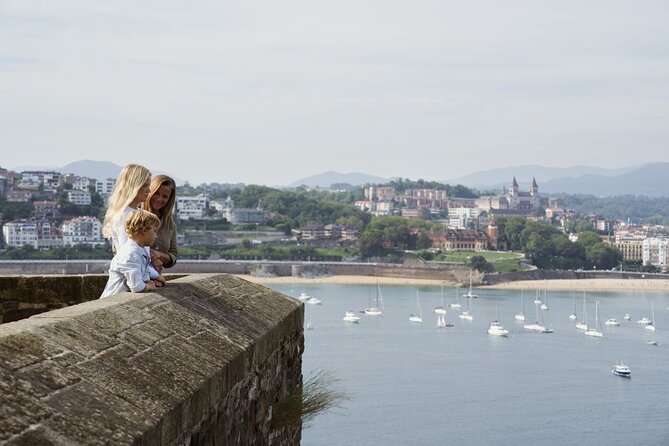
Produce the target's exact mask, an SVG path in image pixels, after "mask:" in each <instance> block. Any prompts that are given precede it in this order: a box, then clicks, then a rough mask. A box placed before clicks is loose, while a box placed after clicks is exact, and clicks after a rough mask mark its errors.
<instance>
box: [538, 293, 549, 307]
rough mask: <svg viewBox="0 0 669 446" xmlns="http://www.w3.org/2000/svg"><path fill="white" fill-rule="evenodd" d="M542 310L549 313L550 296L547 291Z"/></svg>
mask: <svg viewBox="0 0 669 446" xmlns="http://www.w3.org/2000/svg"><path fill="white" fill-rule="evenodd" d="M540 308H541V309H542V310H544V311H548V294H547V293H546V290H544V301H543V302H542V303H541V307H540Z"/></svg>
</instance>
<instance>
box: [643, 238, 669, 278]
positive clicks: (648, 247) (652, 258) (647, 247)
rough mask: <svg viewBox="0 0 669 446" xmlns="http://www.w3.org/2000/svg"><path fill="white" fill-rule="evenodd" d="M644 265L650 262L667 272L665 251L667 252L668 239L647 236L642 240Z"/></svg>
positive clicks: (668, 248) (668, 246)
mask: <svg viewBox="0 0 669 446" xmlns="http://www.w3.org/2000/svg"><path fill="white" fill-rule="evenodd" d="M642 249H643V258H642V262H643V264H644V265H648V264H651V265H653V266H656V267H658V268H660V270H661V271H662V272H667V253H669V239H667V238H655V237H651V238H647V239H646V240H644V241H643V245H642Z"/></svg>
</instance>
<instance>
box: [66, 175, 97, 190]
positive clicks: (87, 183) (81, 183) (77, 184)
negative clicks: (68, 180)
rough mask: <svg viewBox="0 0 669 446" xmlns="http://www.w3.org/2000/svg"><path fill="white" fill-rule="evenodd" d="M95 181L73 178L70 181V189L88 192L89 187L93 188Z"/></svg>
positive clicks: (85, 178)
mask: <svg viewBox="0 0 669 446" xmlns="http://www.w3.org/2000/svg"><path fill="white" fill-rule="evenodd" d="M96 183H97V182H96V181H95V180H94V179H92V178H87V177H75V178H74V180H72V189H74V190H83V191H84V192H90V189H89V188H90V187H91V186H92V187H95V185H96Z"/></svg>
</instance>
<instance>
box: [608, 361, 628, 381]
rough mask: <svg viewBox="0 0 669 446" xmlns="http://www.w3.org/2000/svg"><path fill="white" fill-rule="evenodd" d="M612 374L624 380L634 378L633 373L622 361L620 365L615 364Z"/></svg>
mask: <svg viewBox="0 0 669 446" xmlns="http://www.w3.org/2000/svg"><path fill="white" fill-rule="evenodd" d="M611 373H613V374H614V375H617V376H622V377H623V378H631V377H632V371H631V370H630V368H629V367H628V366H627V365H625V363H623V362H622V361H620V364H614V365H613V369H611Z"/></svg>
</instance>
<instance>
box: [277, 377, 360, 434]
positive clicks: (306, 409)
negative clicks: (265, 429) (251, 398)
mask: <svg viewBox="0 0 669 446" xmlns="http://www.w3.org/2000/svg"><path fill="white" fill-rule="evenodd" d="M338 382H339V381H338V380H337V379H336V378H334V376H333V375H332V373H330V372H325V371H322V370H316V371H314V372H312V374H311V375H309V377H308V378H307V379H306V381H305V382H304V383H303V384H302V386H297V387H296V388H295V389H294V390H293V391H292V392H291V393H290V394H288V396H287V397H286V398H285V399H283V400H282V401H280V402H279V403H277V404H276V405H275V406H274V410H273V411H272V424H271V426H272V429H281V428H284V427H288V426H294V425H296V424H298V423H300V422H301V423H302V427H303V428H305V427H309V426H310V423H311V421H312V420H313V419H314V418H315V417H316V416H317V415H319V414H321V413H323V412H325V411H328V410H330V409H333V408H335V407H339V406H341V404H342V403H343V402H344V401H346V400H348V399H349V397H348V395H347V394H346V393H344V392H343V391H342V390H340V389H338V387H337V383H338Z"/></svg>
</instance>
